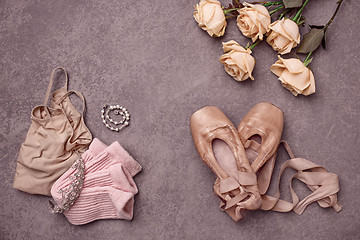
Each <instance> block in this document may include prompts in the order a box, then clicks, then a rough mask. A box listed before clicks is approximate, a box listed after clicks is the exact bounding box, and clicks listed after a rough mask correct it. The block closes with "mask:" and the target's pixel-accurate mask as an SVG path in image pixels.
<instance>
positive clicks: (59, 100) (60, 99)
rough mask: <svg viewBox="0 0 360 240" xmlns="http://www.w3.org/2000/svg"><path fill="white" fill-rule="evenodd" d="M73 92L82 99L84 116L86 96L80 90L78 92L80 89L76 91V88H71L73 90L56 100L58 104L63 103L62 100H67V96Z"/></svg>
mask: <svg viewBox="0 0 360 240" xmlns="http://www.w3.org/2000/svg"><path fill="white" fill-rule="evenodd" d="M73 93H75V94H76V95H77V96H78V97H79V98H80V99H81V101H82V103H83V109H82V114H81V115H82V116H83V115H84V113H85V98H84V96H83V95H82V94H81V93H80V92H78V91H75V90H71V91H68V92H67V93H65V94H64V95H63V96H62V97H61V98H59V99H58V100H56V102H55V103H56V104H59V103H61V102H62V101H64V100H65V98H67V97H68V96H70V95H71V94H73Z"/></svg>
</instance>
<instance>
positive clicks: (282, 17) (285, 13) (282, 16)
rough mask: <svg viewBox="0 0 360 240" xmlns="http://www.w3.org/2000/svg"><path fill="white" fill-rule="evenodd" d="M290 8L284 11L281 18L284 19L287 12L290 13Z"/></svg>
mask: <svg viewBox="0 0 360 240" xmlns="http://www.w3.org/2000/svg"><path fill="white" fill-rule="evenodd" d="M289 11H290V9H286V10H285V11H284V12H282V13H281V14H280V16H279V19H282V18H283V17H284V15H285V14H286V13H288V12H289Z"/></svg>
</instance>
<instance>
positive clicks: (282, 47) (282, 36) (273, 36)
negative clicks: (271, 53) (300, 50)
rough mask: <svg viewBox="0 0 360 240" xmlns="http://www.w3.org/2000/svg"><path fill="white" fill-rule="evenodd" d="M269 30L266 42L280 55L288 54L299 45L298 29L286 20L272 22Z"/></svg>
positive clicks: (290, 21) (292, 22)
mask: <svg viewBox="0 0 360 240" xmlns="http://www.w3.org/2000/svg"><path fill="white" fill-rule="evenodd" d="M269 29H270V30H269V32H268V34H267V35H268V37H267V39H266V41H267V42H268V43H269V44H270V45H271V46H272V48H273V49H274V50H275V51H278V52H279V53H280V54H286V53H289V52H290V51H291V49H292V48H294V47H296V46H297V45H298V44H299V43H300V33H299V27H298V25H297V24H296V23H295V22H294V21H292V20H290V19H288V18H287V19H284V18H283V19H281V20H277V21H275V22H273V23H272V24H270V26H269Z"/></svg>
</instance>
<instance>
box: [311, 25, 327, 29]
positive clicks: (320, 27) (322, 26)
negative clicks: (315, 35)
mask: <svg viewBox="0 0 360 240" xmlns="http://www.w3.org/2000/svg"><path fill="white" fill-rule="evenodd" d="M309 27H311V28H317V29H323V28H324V27H325V26H324V25H320V26H318V25H309Z"/></svg>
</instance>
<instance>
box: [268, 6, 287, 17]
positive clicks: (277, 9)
mask: <svg viewBox="0 0 360 240" xmlns="http://www.w3.org/2000/svg"><path fill="white" fill-rule="evenodd" d="M283 7H284V5H282V6H280V7H278V8H275V9H274V10H272V11H271V12H269V14H270V15H272V14H274V13H276V12H277V11H279V10H280V9H282V8H283Z"/></svg>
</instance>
